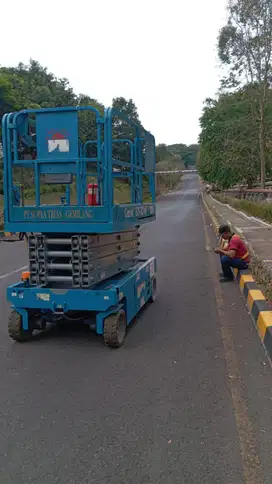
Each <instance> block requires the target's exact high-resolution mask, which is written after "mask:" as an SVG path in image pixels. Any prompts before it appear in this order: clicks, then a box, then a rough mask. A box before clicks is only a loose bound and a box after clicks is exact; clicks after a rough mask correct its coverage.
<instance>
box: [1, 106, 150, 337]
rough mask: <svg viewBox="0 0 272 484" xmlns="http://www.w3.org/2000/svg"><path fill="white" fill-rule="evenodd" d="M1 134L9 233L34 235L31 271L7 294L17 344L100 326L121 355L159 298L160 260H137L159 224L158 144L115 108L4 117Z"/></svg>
mask: <svg viewBox="0 0 272 484" xmlns="http://www.w3.org/2000/svg"><path fill="white" fill-rule="evenodd" d="M2 133H3V152H4V188H5V190H4V207H5V208H4V220H5V230H6V231H9V232H27V233H29V232H32V233H33V235H32V236H30V237H29V247H28V251H29V271H27V272H26V273H24V274H23V277H22V281H21V282H18V283H17V284H14V285H12V286H9V287H8V289H7V297H8V299H9V301H10V303H11V306H12V309H13V310H12V312H11V315H10V318H9V326H8V328H9V334H10V336H11V337H12V338H13V339H14V340H16V341H26V340H28V339H29V338H30V337H31V336H32V334H33V332H34V330H42V329H44V328H45V326H46V324H47V323H48V322H57V321H60V320H63V319H68V320H76V321H84V322H85V323H86V324H89V325H90V326H91V325H92V324H93V321H95V328H96V332H97V334H99V335H103V336H104V340H105V343H106V344H107V345H108V346H111V347H119V346H120V345H121V344H122V343H123V340H124V337H125V334H126V328H127V326H128V325H129V324H130V323H131V321H132V320H133V318H134V317H135V315H136V314H137V313H138V311H139V310H140V309H141V308H142V307H143V305H144V304H145V303H146V302H147V301H154V300H155V297H156V259H155V258H154V257H152V258H150V259H148V260H141V259H140V258H139V235H140V234H139V232H138V230H139V226H140V225H141V224H143V223H147V222H151V221H152V220H154V219H155V217H156V206H155V140H154V137H153V136H152V135H151V134H150V133H149V132H147V131H145V130H144V129H143V128H142V127H141V126H140V125H138V124H136V123H135V122H134V121H132V120H130V119H128V118H127V117H126V116H125V115H124V114H123V113H120V112H119V111H117V110H115V109H112V108H108V109H106V110H105V112H104V115H103V116H102V115H101V114H100V113H99V111H98V110H96V109H95V108H93V107H90V106H88V107H81V106H80V107H67V108H48V109H38V110H35V109H34V110H33V109H28V110H23V111H20V112H17V113H10V114H6V115H4V117H3V120H2ZM90 133H91V139H88V137H89V136H90ZM117 147H118V149H117ZM25 180H27V182H28V189H25V185H26V183H25ZM116 181H117V182H118V183H119V187H121V188H122V187H123V188H124V187H126V188H127V191H128V187H129V194H130V197H129V198H130V199H129V200H125V203H122V204H120V203H117V202H116V200H115V191H114V185H115V183H116ZM90 182H92V183H90ZM121 182H122V183H121ZM29 185H31V186H32V187H33V189H32V190H31V191H30V190H29ZM53 185H54V186H53ZM52 186H53V188H52ZM48 187H50V189H48ZM88 187H89V189H91V188H90V187H95V190H96V194H95V200H96V201H95V204H94V203H93V202H90V198H89V194H88ZM60 190H61V191H62V196H59V191H60ZM127 191H126V193H127ZM56 194H57V197H58V200H57V201H56ZM53 199H54V203H51V202H52V201H53ZM91 200H93V198H92V197H91Z"/></svg>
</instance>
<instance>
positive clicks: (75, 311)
mask: <svg viewBox="0 0 272 484" xmlns="http://www.w3.org/2000/svg"><path fill="white" fill-rule="evenodd" d="M156 293H157V284H156V259H155V258H154V257H153V258H150V259H148V260H141V261H139V263H138V264H137V266H135V267H134V268H133V269H131V270H129V271H127V272H126V273H122V274H119V275H117V276H115V277H113V278H111V279H107V280H105V281H103V282H101V283H100V284H98V285H97V286H96V287H95V288H93V289H87V290H79V289H52V288H41V287H30V286H29V284H28V282H27V281H22V282H19V283H17V284H14V285H12V286H9V287H8V289H7V297H8V300H9V301H10V303H11V306H12V309H13V311H12V312H11V315H10V318H9V326H8V329H9V335H10V337H11V338H12V339H14V340H16V341H21V342H22V341H28V340H29V339H30V338H31V337H32V334H33V332H34V331H35V330H42V329H45V327H46V323H47V322H57V321H59V320H63V319H68V320H75V319H76V320H81V321H84V322H85V323H86V324H89V325H90V326H91V323H92V321H93V317H94V316H95V329H96V333H97V334H98V335H103V337H104V341H105V344H106V345H107V346H109V347H113V348H119V347H120V346H121V345H122V344H123V342H124V338H125V335H126V329H127V326H128V325H129V324H130V323H131V322H132V320H133V318H134V317H135V316H136V314H137V313H138V312H139V311H140V309H141V308H142V307H143V306H144V305H145V304H146V303H147V302H148V301H152V302H153V301H155V298H156Z"/></svg>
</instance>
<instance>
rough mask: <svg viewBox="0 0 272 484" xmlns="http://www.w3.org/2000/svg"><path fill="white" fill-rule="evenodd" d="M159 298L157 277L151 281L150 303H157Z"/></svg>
mask: <svg viewBox="0 0 272 484" xmlns="http://www.w3.org/2000/svg"><path fill="white" fill-rule="evenodd" d="M157 296H158V292H157V279H156V277H153V279H152V281H151V296H150V299H149V300H150V302H152V303H153V302H155V301H156V299H157Z"/></svg>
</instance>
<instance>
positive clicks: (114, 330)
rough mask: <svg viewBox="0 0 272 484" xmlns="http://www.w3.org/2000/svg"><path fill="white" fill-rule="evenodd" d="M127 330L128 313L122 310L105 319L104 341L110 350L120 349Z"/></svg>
mask: <svg viewBox="0 0 272 484" xmlns="http://www.w3.org/2000/svg"><path fill="white" fill-rule="evenodd" d="M126 329H127V318H126V313H125V311H123V310H122V309H121V310H120V311H119V312H118V313H116V314H111V315H110V316H108V317H107V318H105V319H104V341H105V344H106V345H107V346H109V347H110V348H120V346H122V344H123V343H124V340H125V336H126Z"/></svg>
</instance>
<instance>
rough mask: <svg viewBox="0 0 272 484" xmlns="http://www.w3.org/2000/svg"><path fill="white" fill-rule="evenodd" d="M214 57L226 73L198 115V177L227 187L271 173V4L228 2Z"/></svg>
mask: <svg viewBox="0 0 272 484" xmlns="http://www.w3.org/2000/svg"><path fill="white" fill-rule="evenodd" d="M217 47H218V56H219V59H220V61H221V63H222V65H223V67H224V69H225V71H226V72H227V75H226V76H224V77H223V78H222V80H221V91H220V95H219V97H218V98H217V99H215V100H210V99H209V100H207V101H206V102H205V105H204V109H203V113H202V116H201V119H200V124H201V130H202V131H201V134H200V143H201V151H200V156H199V159H198V165H199V168H200V171H201V173H202V176H203V177H204V178H205V179H206V180H207V181H210V182H217V183H218V184H219V185H221V186H224V187H227V186H231V185H233V184H234V183H242V182H247V183H248V185H249V186H250V185H251V184H252V183H253V182H255V181H257V179H259V178H260V181H261V185H262V186H264V183H265V179H266V176H269V175H270V174H271V163H272V160H271V142H270V138H271V132H272V123H271V118H272V95H271V81H272V3H271V0H228V20H227V23H226V25H225V26H223V27H222V29H221V30H220V32H219V37H218V45H217Z"/></svg>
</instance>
